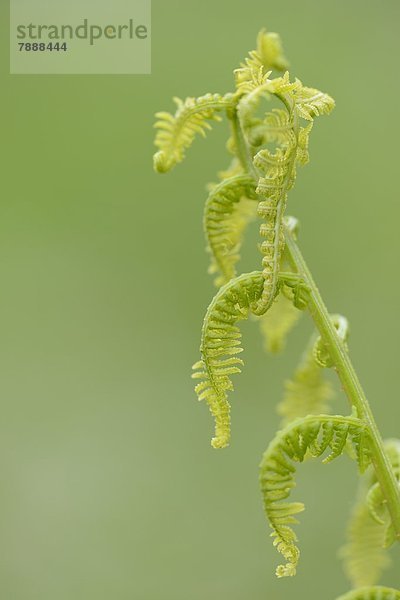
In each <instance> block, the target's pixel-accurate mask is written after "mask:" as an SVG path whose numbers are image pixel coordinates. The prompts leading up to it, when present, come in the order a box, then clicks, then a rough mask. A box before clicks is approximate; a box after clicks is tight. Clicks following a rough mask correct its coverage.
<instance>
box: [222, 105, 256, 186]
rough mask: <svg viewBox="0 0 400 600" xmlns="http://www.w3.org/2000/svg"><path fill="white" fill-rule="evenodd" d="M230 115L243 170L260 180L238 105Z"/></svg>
mask: <svg viewBox="0 0 400 600" xmlns="http://www.w3.org/2000/svg"><path fill="white" fill-rule="evenodd" d="M228 117H229V119H230V121H231V125H232V135H233V139H234V141H235V146H236V150H237V155H238V158H239V160H240V164H241V165H242V168H243V170H244V171H245V172H246V173H249V174H250V175H251V176H252V177H253V178H254V180H255V181H257V180H258V175H257V172H256V170H255V168H254V165H253V158H252V156H251V154H250V149H249V145H248V143H247V142H246V139H245V137H244V133H243V128H242V125H241V123H240V120H239V115H238V112H237V107H235V108H234V110H232V113H231V114H229V112H228Z"/></svg>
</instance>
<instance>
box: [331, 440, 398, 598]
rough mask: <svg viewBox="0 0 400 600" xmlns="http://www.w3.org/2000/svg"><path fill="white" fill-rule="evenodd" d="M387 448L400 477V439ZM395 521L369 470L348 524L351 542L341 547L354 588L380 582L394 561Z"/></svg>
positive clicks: (348, 535)
mask: <svg viewBox="0 0 400 600" xmlns="http://www.w3.org/2000/svg"><path fill="white" fill-rule="evenodd" d="M385 450H386V453H387V456H388V459H389V461H390V463H391V465H392V468H393V471H394V473H395V475H396V477H397V479H398V480H399V479H400V441H399V440H395V439H390V440H387V441H386V442H385ZM390 534H391V521H390V515H389V513H388V511H387V507H386V503H385V502H384V499H383V496H382V491H381V489H380V486H379V483H378V482H377V481H376V475H375V472H374V471H369V472H368V473H367V475H366V477H365V478H364V480H362V481H361V483H360V489H359V493H358V499H357V502H356V504H355V506H354V509H353V512H352V515H351V518H350V520H349V524H348V527H347V539H348V540H347V543H346V545H345V546H344V547H343V548H342V549H341V551H340V555H341V557H342V558H343V560H344V568H345V571H346V574H347V576H348V578H349V579H350V581H351V583H352V585H353V586H354V587H362V586H371V585H374V584H376V583H378V581H379V579H380V577H381V574H382V571H383V570H384V569H385V568H387V567H389V566H390V564H391V560H390V557H389V554H388V551H387V547H388V546H389V545H390V543H391V542H392V541H393V540H392V539H390V537H391V536H390Z"/></svg>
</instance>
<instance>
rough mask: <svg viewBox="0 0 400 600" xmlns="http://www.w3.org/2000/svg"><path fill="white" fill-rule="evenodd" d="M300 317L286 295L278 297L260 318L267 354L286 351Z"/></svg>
mask: <svg viewBox="0 0 400 600" xmlns="http://www.w3.org/2000/svg"><path fill="white" fill-rule="evenodd" d="M300 316H301V311H300V310H298V309H297V308H296V307H295V306H294V304H293V302H291V301H290V300H289V299H288V298H287V297H286V296H285V295H284V294H282V293H281V294H279V295H278V296H277V298H276V300H275V302H274V303H273V304H272V306H271V308H270V309H269V311H268V312H267V313H265V315H263V316H262V317H261V318H260V327H261V331H262V334H263V337H264V346H265V349H266V351H267V352H271V353H272V354H279V353H280V352H282V351H283V350H284V348H285V344H286V339H287V336H288V335H289V333H290V332H291V330H292V329H293V327H294V326H295V325H296V323H297V321H298V320H299V318H300ZM321 412H323V411H321Z"/></svg>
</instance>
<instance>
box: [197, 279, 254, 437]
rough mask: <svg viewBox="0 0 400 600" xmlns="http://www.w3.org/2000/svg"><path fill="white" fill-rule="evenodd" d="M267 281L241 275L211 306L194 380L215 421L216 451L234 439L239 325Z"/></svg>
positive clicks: (208, 311) (199, 394)
mask: <svg viewBox="0 0 400 600" xmlns="http://www.w3.org/2000/svg"><path fill="white" fill-rule="evenodd" d="M262 288H263V278H262V274H261V273H260V272H259V271H255V272H253V273H248V274H245V275H241V276H240V277H237V278H236V279H232V280H231V281H230V282H229V283H228V284H227V285H225V286H224V287H222V288H221V289H220V290H219V292H218V293H217V294H216V296H215V297H214V299H213V301H212V302H211V304H210V306H209V308H208V310H207V313H206V316H205V318H204V323H203V330H202V337H201V345H200V352H201V360H200V361H199V362H197V363H196V364H195V365H193V369H194V370H195V372H194V373H193V375H192V377H193V378H194V379H201V380H202V381H201V382H200V383H198V384H197V385H196V388H195V391H196V393H197V395H198V398H199V400H203V399H204V400H206V401H207V404H208V405H209V408H210V411H211V414H212V415H213V416H214V418H215V437H214V438H213V439H212V441H211V445H212V446H213V447H214V448H224V447H225V446H227V445H228V444H229V438H230V406H229V402H228V399H227V392H228V390H233V385H232V381H231V379H230V376H231V375H233V374H235V373H240V366H241V365H242V364H243V361H242V360H240V358H237V356H236V355H237V354H239V353H240V352H242V348H241V347H240V340H241V333H240V330H239V328H238V327H237V325H236V323H237V322H238V321H240V320H242V319H246V318H247V316H248V313H249V310H250V307H251V306H252V304H253V303H254V302H256V301H257V300H258V298H259V297H260V295H261V293H262Z"/></svg>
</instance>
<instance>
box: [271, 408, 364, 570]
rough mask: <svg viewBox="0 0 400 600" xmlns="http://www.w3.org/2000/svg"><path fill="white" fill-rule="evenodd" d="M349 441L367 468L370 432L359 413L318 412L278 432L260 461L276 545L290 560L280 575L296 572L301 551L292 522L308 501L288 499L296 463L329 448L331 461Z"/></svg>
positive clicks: (282, 568) (281, 567) (328, 458)
mask: <svg viewBox="0 0 400 600" xmlns="http://www.w3.org/2000/svg"><path fill="white" fill-rule="evenodd" d="M347 442H350V443H351V444H352V446H353V448H354V452H355V455H356V459H357V462H358V465H359V468H360V470H361V471H362V472H363V471H364V470H365V469H366V467H367V466H368V464H369V462H370V457H369V451H368V443H367V442H368V432H367V430H366V426H365V424H364V423H363V422H362V421H360V420H359V419H357V418H355V417H343V416H336V415H335V416H333V415H332V416H331V415H317V416H308V417H305V418H303V419H299V420H297V421H295V422H294V423H291V424H290V425H289V426H287V427H286V428H285V429H283V430H282V431H280V432H278V434H277V435H276V437H275V439H274V440H273V441H272V442H271V443H270V445H269V447H268V448H267V450H266V452H265V454H264V456H263V459H262V461H261V465H260V484H261V491H262V496H263V502H264V510H265V513H266V516H267V519H268V521H269V524H270V526H271V528H272V534H271V536H272V537H273V538H274V546H276V548H277V550H278V552H280V553H281V554H282V555H283V557H284V558H285V559H286V561H287V562H286V564H284V565H280V566H279V567H278V568H277V570H276V574H277V576H278V577H286V576H292V575H295V574H296V566H297V563H298V560H299V555H300V551H299V549H298V547H297V545H296V542H297V536H296V534H295V532H294V531H293V529H292V527H291V525H293V524H295V523H297V520H296V519H295V517H294V515H296V514H297V513H299V512H301V511H303V510H304V505H303V504H302V503H299V502H284V500H285V499H286V498H288V497H289V496H290V493H291V490H292V488H293V487H294V486H295V480H294V474H295V472H296V468H295V466H294V464H293V463H296V462H303V460H304V458H305V457H306V455H307V456H312V457H319V456H322V455H323V454H324V453H325V452H326V451H328V454H327V455H326V457H325V458H324V460H323V462H324V463H327V462H330V461H332V460H333V459H335V458H336V457H338V456H340V455H341V454H342V453H343V451H344V448H345V445H346V443H347Z"/></svg>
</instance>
